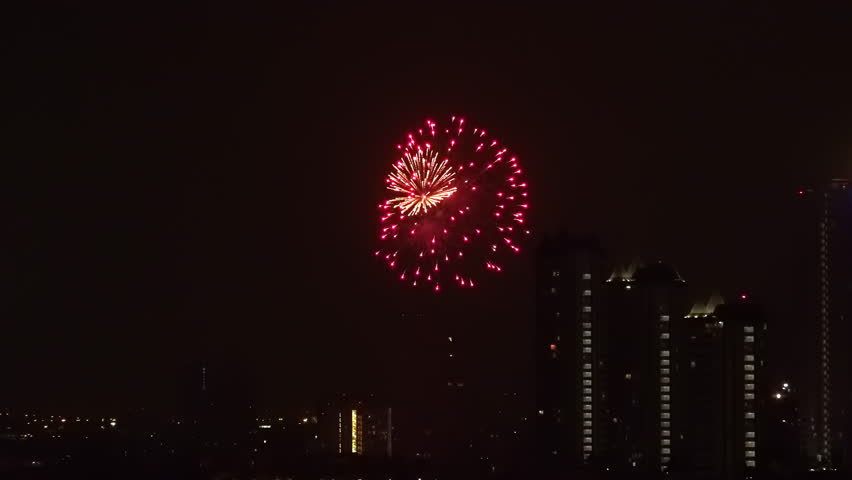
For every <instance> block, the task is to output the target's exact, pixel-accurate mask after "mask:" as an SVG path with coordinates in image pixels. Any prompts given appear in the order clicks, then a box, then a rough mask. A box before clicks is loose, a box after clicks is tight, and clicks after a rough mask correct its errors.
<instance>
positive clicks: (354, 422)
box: [352, 409, 358, 453]
mask: <svg viewBox="0 0 852 480" xmlns="http://www.w3.org/2000/svg"><path fill="white" fill-rule="evenodd" d="M352 453H358V411H357V410H354V409H353V410H352Z"/></svg>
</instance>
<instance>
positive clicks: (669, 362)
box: [660, 358, 671, 367]
mask: <svg viewBox="0 0 852 480" xmlns="http://www.w3.org/2000/svg"><path fill="white" fill-rule="evenodd" d="M669 364H671V360H669V359H668V358H664V359H662V360H660V365H662V366H664V367H667V366H669Z"/></svg>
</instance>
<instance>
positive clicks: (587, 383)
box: [583, 380, 592, 387]
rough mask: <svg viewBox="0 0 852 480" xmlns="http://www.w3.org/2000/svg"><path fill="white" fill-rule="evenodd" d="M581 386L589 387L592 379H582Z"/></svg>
mask: <svg viewBox="0 0 852 480" xmlns="http://www.w3.org/2000/svg"><path fill="white" fill-rule="evenodd" d="M583 386H586V387H591V386H592V381H591V380H583Z"/></svg>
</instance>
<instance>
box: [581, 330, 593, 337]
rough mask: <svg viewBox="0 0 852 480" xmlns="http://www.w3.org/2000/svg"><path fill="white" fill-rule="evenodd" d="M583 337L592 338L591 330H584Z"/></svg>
mask: <svg viewBox="0 0 852 480" xmlns="http://www.w3.org/2000/svg"><path fill="white" fill-rule="evenodd" d="M583 336H584V337H591V336H592V331H591V330H583Z"/></svg>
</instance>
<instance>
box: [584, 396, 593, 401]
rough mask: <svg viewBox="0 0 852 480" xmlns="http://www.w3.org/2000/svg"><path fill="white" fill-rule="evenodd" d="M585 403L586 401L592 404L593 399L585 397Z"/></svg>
mask: <svg viewBox="0 0 852 480" xmlns="http://www.w3.org/2000/svg"><path fill="white" fill-rule="evenodd" d="M583 401H584V402H591V401H592V397H583Z"/></svg>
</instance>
